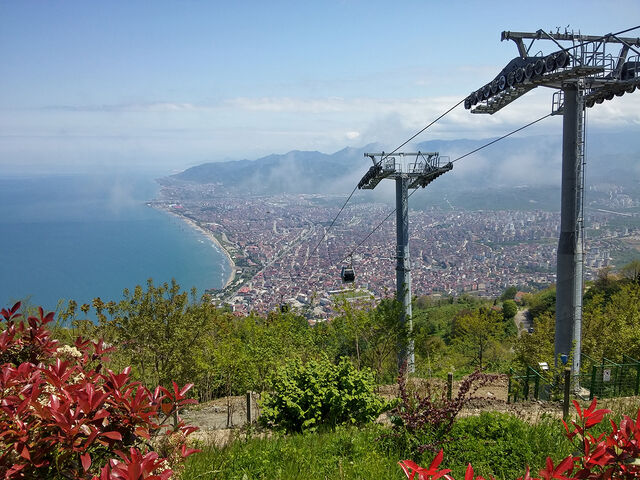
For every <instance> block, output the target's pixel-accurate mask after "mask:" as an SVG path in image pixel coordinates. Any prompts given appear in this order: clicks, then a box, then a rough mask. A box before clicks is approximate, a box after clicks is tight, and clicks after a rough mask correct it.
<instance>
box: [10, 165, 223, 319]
mask: <svg viewBox="0 0 640 480" xmlns="http://www.w3.org/2000/svg"><path fill="white" fill-rule="evenodd" d="M157 190H158V185H157V184H156V183H155V182H154V180H153V178H150V177H144V176H129V175H107V174H105V175H95V176H89V175H66V176H33V177H13V178H0V307H5V306H11V305H13V302H15V301H17V300H24V299H27V300H28V303H29V304H31V305H41V306H43V307H44V308H45V309H48V310H54V309H55V308H56V306H57V305H58V302H59V300H61V299H64V300H68V299H73V300H75V301H77V302H78V304H82V303H90V302H91V300H92V299H93V298H95V297H100V298H101V299H102V300H103V301H109V300H114V301H118V300H120V299H122V291H123V289H124V288H129V289H132V288H133V287H135V286H136V285H145V284H146V281H147V279H149V278H153V280H154V283H155V284H160V283H163V282H170V281H171V279H172V278H175V279H176V280H177V281H178V283H179V284H180V286H181V287H182V288H183V289H184V290H188V289H190V288H191V287H196V288H197V289H198V292H199V294H201V293H203V292H204V289H206V288H220V287H221V286H222V285H223V284H224V282H225V281H226V279H227V278H228V276H229V273H230V270H229V268H230V267H229V264H228V263H227V260H226V257H225V256H224V254H223V253H222V252H221V251H220V250H219V249H218V248H217V246H215V245H214V244H212V242H211V241H210V240H208V239H207V238H206V237H205V236H203V235H202V234H201V233H198V232H197V231H195V230H193V229H191V228H189V227H188V226H187V225H186V224H185V223H184V222H182V221H181V220H180V219H178V218H176V217H173V216H171V215H169V214H167V213H164V212H161V211H158V210H155V209H153V208H151V207H149V206H147V205H146V203H145V202H147V201H149V200H151V199H153V198H154V196H155V195H156V193H157Z"/></svg>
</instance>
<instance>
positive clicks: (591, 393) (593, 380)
mask: <svg viewBox="0 0 640 480" xmlns="http://www.w3.org/2000/svg"><path fill="white" fill-rule="evenodd" d="M597 369H598V367H596V366H595V365H594V366H593V367H591V386H590V388H589V400H593V396H594V395H595V393H594V390H595V388H596V370H597Z"/></svg>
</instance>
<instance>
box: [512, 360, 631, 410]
mask: <svg viewBox="0 0 640 480" xmlns="http://www.w3.org/2000/svg"><path fill="white" fill-rule="evenodd" d="M571 383H572V385H571V391H573V392H576V393H579V394H580V396H584V397H587V396H588V398H589V399H593V397H598V398H612V397H627V396H632V395H639V394H640V361H638V360H636V359H634V358H631V357H629V356H627V355H623V357H622V363H617V362H614V361H613V360H610V359H607V358H602V360H601V361H599V362H597V361H595V360H593V359H592V358H589V357H588V356H586V355H584V356H583V357H582V368H581V370H580V372H579V374H578V375H574V376H572V378H571ZM563 388H564V380H563V376H562V375H560V374H558V373H556V372H554V371H553V370H549V369H546V368H537V369H536V368H533V367H530V366H529V367H527V368H526V370H525V372H524V374H519V373H518V372H516V371H515V370H513V369H510V371H509V389H508V401H509V402H518V401H523V400H558V399H560V396H561V392H562V391H563Z"/></svg>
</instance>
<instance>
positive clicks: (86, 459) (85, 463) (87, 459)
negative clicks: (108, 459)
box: [80, 452, 91, 472]
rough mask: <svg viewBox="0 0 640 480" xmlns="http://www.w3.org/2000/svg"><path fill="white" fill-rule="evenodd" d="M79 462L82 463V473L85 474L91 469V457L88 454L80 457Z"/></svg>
mask: <svg viewBox="0 0 640 480" xmlns="http://www.w3.org/2000/svg"><path fill="white" fill-rule="evenodd" d="M80 460H81V461H82V468H84V471H85V472H86V471H87V470H89V467H91V455H89V453H88V452H87V453H83V454H82V455H80Z"/></svg>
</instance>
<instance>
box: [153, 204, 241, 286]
mask: <svg viewBox="0 0 640 480" xmlns="http://www.w3.org/2000/svg"><path fill="white" fill-rule="evenodd" d="M152 206H153V207H154V208H157V209H158V210H161V211H163V212H166V213H168V214H169V215H173V216H174V217H176V218H179V219H180V220H181V221H183V222H184V223H186V224H187V225H189V227H191V228H192V229H194V230H197V231H198V232H199V233H201V234H202V235H204V236H205V237H206V238H207V239H209V240H211V242H213V243H214V244H215V245H217V246H218V248H219V249H220V251H221V252H222V253H224V255H225V257H227V261H228V262H229V268H230V270H231V272H230V274H229V277H228V278H227V281H226V282H225V284H224V286H223V287H222V289H224V288H227V287H228V286H229V285H230V284H231V283H232V282H233V281H234V280H235V278H236V264H235V262H234V261H233V259H232V258H231V255H230V254H229V252H228V251H227V249H226V248H224V246H223V245H222V243H220V242H219V241H218V239H217V238H216V236H215V235H214V234H213V233H212V232H210V231H209V230H207V229H206V228H203V227H201V226H200V225H198V223H197V222H196V221H194V220H192V219H190V218H187V217H185V216H183V215H180V214H179V213H177V212H174V211H172V210H169V209H167V208H164V207H162V206H159V205H157V204H153V205H152Z"/></svg>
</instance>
